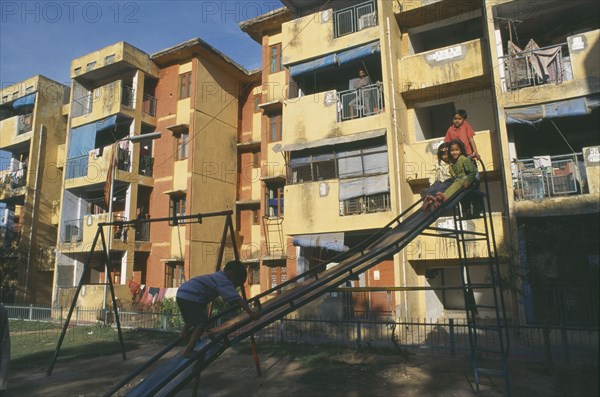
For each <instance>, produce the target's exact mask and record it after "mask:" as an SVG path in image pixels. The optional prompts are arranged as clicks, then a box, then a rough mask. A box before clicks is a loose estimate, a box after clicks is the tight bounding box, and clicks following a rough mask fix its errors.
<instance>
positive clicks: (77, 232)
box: [61, 219, 83, 243]
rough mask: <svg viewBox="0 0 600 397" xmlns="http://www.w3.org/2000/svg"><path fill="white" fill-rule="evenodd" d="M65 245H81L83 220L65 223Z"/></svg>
mask: <svg viewBox="0 0 600 397" xmlns="http://www.w3.org/2000/svg"><path fill="white" fill-rule="evenodd" d="M61 237H62V238H61V242H63V243H80V242H82V241H83V219H71V220H68V221H65V222H63V235H62V236H61Z"/></svg>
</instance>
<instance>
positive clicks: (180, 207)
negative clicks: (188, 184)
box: [169, 196, 185, 216]
mask: <svg viewBox="0 0 600 397" xmlns="http://www.w3.org/2000/svg"><path fill="white" fill-rule="evenodd" d="M169 213H170V215H171V216H184V215H185V196H178V197H172V198H171V208H170V209H169Z"/></svg>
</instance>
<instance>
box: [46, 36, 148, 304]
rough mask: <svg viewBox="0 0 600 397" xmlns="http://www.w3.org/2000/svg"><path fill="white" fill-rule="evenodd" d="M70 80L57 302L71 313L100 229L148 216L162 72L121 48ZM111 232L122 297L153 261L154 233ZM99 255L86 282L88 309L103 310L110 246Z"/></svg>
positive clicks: (92, 57) (100, 54) (91, 61)
mask: <svg viewBox="0 0 600 397" xmlns="http://www.w3.org/2000/svg"><path fill="white" fill-rule="evenodd" d="M70 76H71V81H72V89H71V97H70V99H69V107H68V114H69V117H68V125H67V128H68V133H67V139H66V143H65V145H64V148H63V153H64V159H65V160H64V162H63V163H62V164H61V166H62V168H61V169H62V170H63V178H64V179H63V181H62V184H63V186H64V189H63V190H62V192H61V196H60V213H59V220H58V238H57V254H56V263H55V272H54V283H53V285H54V291H53V297H52V302H53V303H54V304H60V305H64V306H66V305H69V303H70V301H71V297H72V295H71V294H72V291H73V287H74V286H76V285H77V283H78V282H79V280H80V278H81V275H82V272H83V268H84V263H85V260H86V258H87V256H88V255H89V253H90V250H91V246H92V242H93V240H94V237H95V235H96V232H97V230H98V223H99V222H108V221H111V220H133V219H136V218H137V217H138V216H143V217H145V216H147V215H148V209H149V204H150V197H151V195H152V191H153V187H154V178H153V164H154V162H153V161H152V153H153V145H154V143H153V141H152V140H151V139H146V140H144V139H143V137H142V136H143V135H144V134H148V133H153V132H155V130H156V123H157V118H156V98H155V94H154V92H155V89H156V84H157V80H158V77H159V69H158V67H157V66H156V65H155V64H154V63H153V62H152V61H151V59H150V57H149V55H147V54H146V53H144V52H143V51H140V50H139V49H137V48H135V47H133V46H131V45H129V44H127V43H124V42H120V43H116V44H114V45H111V46H108V47H105V48H102V49H100V50H98V51H94V52H92V53H90V54H87V55H84V56H82V57H80V58H77V59H74V60H73V61H72V62H71V71H70ZM146 226H147V225H146ZM110 229H111V230H109V228H108V227H107V228H106V230H104V233H105V239H106V244H107V246H108V247H109V249H110V261H111V265H112V267H113V268H114V269H115V272H114V274H113V277H114V279H113V282H114V284H115V285H117V287H119V288H117V291H118V292H117V295H118V296H119V295H120V296H121V297H122V296H123V295H124V294H125V293H124V292H122V290H124V289H125V288H126V285H125V283H126V281H127V279H128V278H129V277H131V275H132V273H133V270H134V268H137V267H143V266H145V264H146V261H147V260H148V256H149V254H150V251H151V248H152V243H151V241H150V235H149V231H150V229H149V227H141V228H137V229H135V230H134V229H132V228H122V227H116V226H115V227H112V228H110ZM99 243H100V240H99ZM95 250H96V255H94V256H93V259H92V262H91V264H90V266H91V270H90V272H88V274H87V277H86V279H85V280H84V282H85V284H91V285H89V286H87V288H86V290H85V293H84V294H82V296H83V297H84V298H85V300H83V301H82V302H80V304H82V305H83V306H88V307H102V306H103V297H104V295H105V286H104V285H102V283H104V280H105V274H104V261H103V256H102V255H101V252H102V245H101V244H97V245H96V247H95ZM94 284H96V285H94Z"/></svg>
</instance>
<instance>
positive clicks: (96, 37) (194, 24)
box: [0, 0, 282, 169]
mask: <svg viewBox="0 0 600 397" xmlns="http://www.w3.org/2000/svg"><path fill="white" fill-rule="evenodd" d="M281 6H282V5H281V3H280V2H279V1H276V0H258V1H252V0H238V1H233V0H220V1H193V0H188V1H154V0H149V1H148V0H143V1H116V0H96V1H73V0H68V1H27V0H25V1H23V0H19V1H10V0H2V1H0V84H1V86H2V87H6V86H9V85H11V84H14V83H16V82H19V81H22V80H25V79H27V78H29V77H31V76H35V75H37V74H42V75H44V76H46V77H49V78H51V79H53V80H56V81H58V82H61V83H64V84H67V85H70V80H69V70H70V69H69V68H70V62H71V60H72V59H74V58H77V57H80V56H82V55H85V54H87V53H89V52H92V51H95V50H98V49H100V48H103V47H105V46H108V45H111V44H114V43H116V42H119V41H126V42H128V43H130V44H132V45H134V46H136V47H138V48H139V49H141V50H142V51H145V52H147V53H150V54H151V53H154V52H157V51H160V50H163V49H165V48H169V47H172V46H174V45H176V44H179V43H182V42H184V41H186V40H189V39H192V38H196V37H199V38H201V39H203V40H205V41H206V42H208V43H209V44H211V45H212V46H214V47H215V48H217V49H218V50H220V51H221V52H223V53H224V54H226V55H227V56H229V57H230V58H232V59H233V60H234V61H236V62H237V63H239V64H240V65H242V66H244V67H245V68H247V69H254V68H257V67H260V63H261V51H260V45H259V44H258V43H256V42H255V41H254V40H252V39H251V38H250V37H249V36H248V35H247V34H245V33H244V32H242V31H241V30H240V29H239V27H238V24H239V23H240V22H241V21H245V20H247V19H250V18H254V17H256V16H258V15H261V14H264V13H267V12H269V11H272V10H274V9H277V8H279V7H281ZM5 157H6V154H5V153H0V169H1V168H2V163H5V161H3V160H4V158H5Z"/></svg>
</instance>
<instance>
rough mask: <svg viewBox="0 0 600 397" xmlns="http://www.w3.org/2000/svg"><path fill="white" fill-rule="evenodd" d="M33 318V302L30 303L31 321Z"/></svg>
mask: <svg viewBox="0 0 600 397" xmlns="http://www.w3.org/2000/svg"><path fill="white" fill-rule="evenodd" d="M31 320H33V304H30V305H29V321H31Z"/></svg>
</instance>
